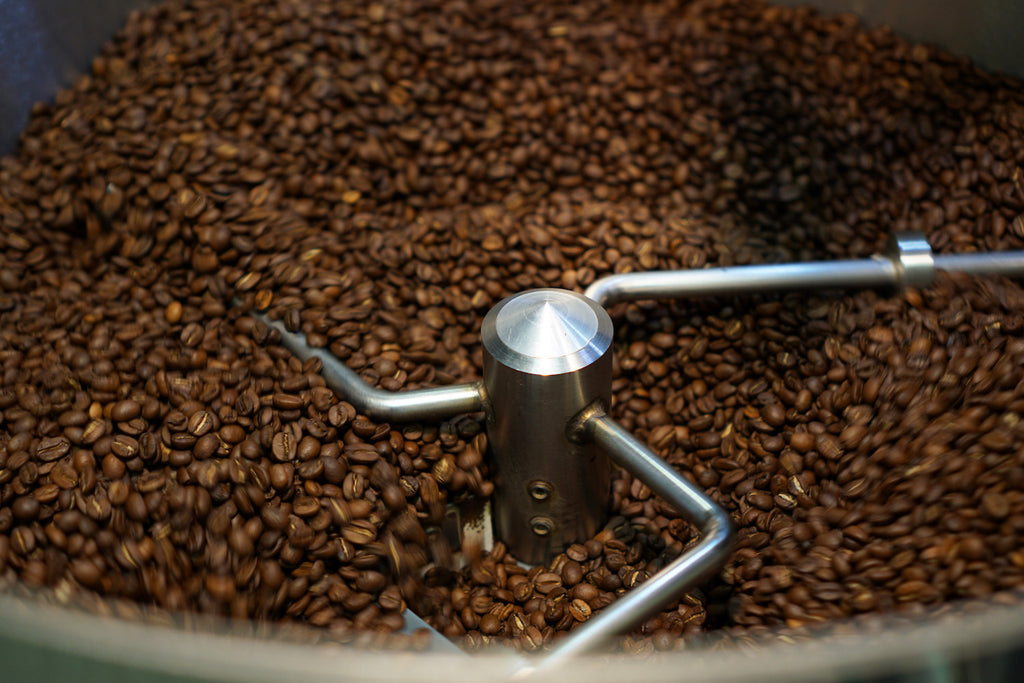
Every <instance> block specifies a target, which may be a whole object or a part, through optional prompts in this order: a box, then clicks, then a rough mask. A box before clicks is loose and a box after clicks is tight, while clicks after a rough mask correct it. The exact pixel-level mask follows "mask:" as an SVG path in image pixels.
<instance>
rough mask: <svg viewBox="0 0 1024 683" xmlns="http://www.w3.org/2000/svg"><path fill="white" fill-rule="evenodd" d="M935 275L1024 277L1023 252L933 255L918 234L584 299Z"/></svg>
mask: <svg viewBox="0 0 1024 683" xmlns="http://www.w3.org/2000/svg"><path fill="white" fill-rule="evenodd" d="M936 270H945V271H957V272H964V273H971V274H973V275H1008V276H1020V275H1024V251H1002V252H993V253H977V254H973V253H968V254H939V255H933V254H932V248H931V246H930V245H929V244H928V240H927V238H926V237H925V236H924V234H922V233H920V232H901V233H896V234H894V235H892V236H891V237H890V239H889V244H888V246H887V248H886V250H885V252H884V253H882V254H876V255H874V256H871V257H870V258H865V259H847V260H837V261H809V262H805V263H779V264H771V265H757V266H724V267H718V268H701V269H697V270H663V271H650V272H640V273H623V274H620V275H610V276H608V277H604V278H601V279H599V280H596V281H595V282H593V283H592V284H591V285H590V286H589V287H587V289H586V291H585V292H584V294H585V295H586V296H588V297H590V298H591V299H593V300H594V301H596V302H598V303H599V304H601V305H602V306H611V305H613V304H616V303H619V302H622V301H640V300H645V299H683V298H688V297H698V296H716V295H725V296H728V295H735V294H752V293H757V292H781V291H787V290H800V289H816V290H824V289H857V288H869V287H892V288H896V289H902V288H904V287H927V286H928V285H930V284H931V283H932V281H933V280H934V279H935V271H936Z"/></svg>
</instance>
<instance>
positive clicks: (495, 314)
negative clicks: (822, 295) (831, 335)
mask: <svg viewBox="0 0 1024 683" xmlns="http://www.w3.org/2000/svg"><path fill="white" fill-rule="evenodd" d="M936 270H946V271H961V272H967V273H971V274H975V275H1010V276H1018V275H1024V251H1016V252H996V253H977V254H975V253H971V254H957V255H934V254H933V253H932V250H931V247H930V246H929V244H928V242H927V239H926V238H925V237H924V235H922V234H920V233H898V234H896V235H894V236H893V237H892V239H890V242H889V246H888V247H887V249H886V251H885V253H883V254H878V255H875V256H872V257H870V258H866V259H857V260H839V261H817V262H806V263H790V264H778V265H757V266H737V267H719V268H706V269H701V270H678V271H655V272H644V273H628V274H622V275H612V276H609V277H605V278H601V279H599V280H597V281H596V282H594V283H593V284H592V285H590V287H588V288H587V290H586V291H585V293H584V295H580V294H576V293H574V292H570V291H567V290H559V289H538V290H530V291H527V292H522V293H520V294H516V295H514V296H511V297H509V298H507V299H505V300H503V301H502V302H500V303H498V304H497V305H496V306H495V307H494V308H492V309H491V311H490V312H488V314H487V316H486V317H485V318H484V322H483V325H482V328H481V336H482V340H483V346H484V379H483V381H482V382H471V383H463V384H454V385H450V386H444V387H433V388H427V389H415V390H408V391H398V392H391V391H386V390H382V389H378V388H375V387H372V386H370V385H369V384H367V383H366V382H364V381H363V380H362V379H361V378H360V377H359V375H358V374H356V373H355V372H354V371H353V370H351V369H350V368H348V367H347V366H346V365H345V364H344V363H343V362H341V361H340V360H339V359H337V358H336V357H335V356H333V355H332V354H331V353H330V352H328V351H327V350H325V349H322V348H313V347H311V346H309V345H307V344H306V342H305V337H304V336H303V335H302V334H299V333H293V332H290V331H288V330H287V329H286V328H285V326H284V325H283V324H282V323H281V322H280V321H275V320H271V319H268V318H266V317H264V316H262V315H260V314H254V315H255V316H256V317H257V318H258V319H260V320H261V321H262V322H264V323H265V324H266V325H268V326H269V327H271V328H273V329H275V330H277V331H278V332H279V333H280V335H281V343H282V345H283V346H284V347H285V348H287V349H288V350H289V351H291V352H292V353H293V354H295V355H296V356H297V357H298V358H300V359H301V360H303V361H305V360H308V359H310V358H317V359H319V360H320V362H321V363H322V366H323V369H322V371H321V373H322V375H323V377H324V380H325V381H326V383H327V385H328V386H329V387H330V388H331V389H332V390H334V391H335V392H337V393H338V394H339V395H341V396H343V397H344V398H345V400H347V401H348V402H350V403H351V404H352V405H353V406H355V407H356V409H357V410H359V411H360V412H362V413H364V414H366V415H368V416H370V417H373V418H376V419H380V420H386V421H393V422H408V421H422V420H434V419H444V418H449V417H452V416H455V415H457V414H460V413H467V412H480V411H483V412H484V414H485V416H486V424H487V431H488V436H489V439H488V440H489V443H490V447H491V456H492V459H493V462H494V465H495V469H496V472H497V477H496V480H497V486H496V489H495V493H494V496H493V499H492V505H493V508H494V523H495V526H496V530H495V531H496V536H497V537H499V538H501V539H502V540H503V541H504V542H505V544H506V546H507V547H508V548H509V549H510V550H511V551H512V552H513V553H514V554H515V555H516V556H517V557H519V558H520V559H521V560H523V561H525V562H528V563H534V564H535V563H539V562H543V561H545V560H546V559H548V558H550V557H551V556H553V555H555V554H557V553H558V552H561V551H562V549H563V548H564V547H565V546H567V545H568V544H570V543H572V542H575V541H578V540H580V539H584V538H589V537H591V536H593V535H594V534H595V533H596V532H597V531H598V530H599V529H600V527H601V525H602V524H603V522H604V520H605V516H606V506H607V501H608V495H609V483H610V478H611V471H610V463H611V462H614V463H615V464H616V465H618V466H619V467H622V468H623V469H625V470H627V471H628V472H630V473H631V474H632V475H633V476H634V477H636V478H637V479H639V480H640V481H642V482H643V483H644V484H646V485H647V486H649V487H650V488H651V490H652V491H654V492H655V493H657V494H658V495H660V496H661V497H662V498H664V499H665V500H666V501H667V502H669V503H671V504H672V505H674V506H675V507H676V508H677V509H678V511H679V512H680V514H681V516H682V517H683V518H684V519H685V520H686V521H688V522H690V523H691V524H693V525H694V526H696V527H697V529H698V530H699V531H700V537H701V540H700V541H699V542H698V543H697V544H696V545H694V546H692V547H691V548H689V549H688V550H687V551H686V552H684V553H683V554H682V555H680V556H679V557H678V558H676V559H675V560H674V561H673V562H672V563H670V564H669V565H668V566H667V567H665V568H663V569H662V570H661V571H660V572H658V573H657V574H656V575H655V576H653V577H651V578H650V579H649V580H648V581H646V582H645V583H644V584H643V585H641V586H640V587H638V588H637V589H635V590H633V591H631V592H630V593H629V594H627V595H626V596H624V597H623V598H622V599H620V600H619V601H618V602H616V603H615V604H613V605H611V606H610V607H608V608H607V609H605V610H604V611H603V612H602V613H601V614H600V615H599V616H597V617H595V618H593V619H591V620H589V621H588V622H586V623H585V624H583V625H582V626H580V627H578V628H576V629H575V630H573V631H572V633H571V634H569V635H568V636H567V637H565V638H563V639H562V640H561V641H559V643H558V644H557V645H556V646H555V647H554V648H553V649H552V650H551V651H550V652H549V654H548V655H547V657H546V658H545V659H544V661H543V662H542V663H541V664H539V665H536V666H534V665H530V666H528V667H525V668H524V669H522V671H521V673H527V672H529V671H533V670H537V669H539V668H545V669H546V668H549V667H551V666H554V665H557V664H558V663H559V662H561V661H564V660H565V659H567V658H569V657H571V656H574V655H577V654H581V653H584V652H591V651H594V650H595V649H596V648H599V647H600V646H601V645H602V644H603V643H605V642H606V641H607V640H608V639H609V638H611V637H612V636H614V635H616V634H619V633H622V632H625V631H628V630H629V629H631V628H633V627H635V626H636V625H638V624H640V623H642V622H643V620H644V619H646V618H647V617H649V616H650V615H651V614H654V613H656V612H657V611H658V610H659V609H660V608H661V607H662V606H664V605H665V604H667V603H669V602H670V601H672V600H674V599H677V598H678V597H679V596H680V595H682V594H684V593H685V592H686V591H687V590H689V589H691V588H693V587H694V586H695V585H696V584H697V583H698V582H699V581H701V580H702V579H704V578H706V577H708V576H709V575H711V574H712V573H713V572H715V571H717V570H718V569H719V568H720V567H721V566H722V564H723V563H724V562H725V560H726V559H727V557H728V555H729V553H730V552H731V549H732V541H733V532H732V525H731V522H730V520H729V517H728V515H727V514H726V512H725V511H724V510H723V509H722V508H721V507H719V506H718V505H716V504H715V503H714V502H713V501H711V500H710V499H709V498H708V497H707V496H705V495H704V493H703V492H701V491H700V490H699V489H698V488H697V487H696V486H694V485H693V484H692V483H690V482H689V481H688V480H686V479H685V478H684V477H682V476H681V475H679V474H678V473H677V472H675V471H674V470H673V469H672V468H671V467H669V466H668V465H666V464H665V463H664V462H663V461H662V460H661V459H660V458H658V457H657V456H656V455H655V454H654V453H653V452H651V451H650V450H649V449H648V448H647V447H646V446H644V445H643V444H642V443H640V442H639V441H637V440H636V439H635V438H634V437H633V436H632V435H630V434H629V433H628V432H627V431H626V430H625V429H623V428H622V427H621V426H620V425H618V424H617V423H616V422H615V421H614V420H612V418H611V417H609V416H608V414H607V413H606V412H605V411H606V409H607V407H608V405H609V403H610V400H611V370H612V363H611V360H612V359H611V349H612V322H611V318H610V317H609V315H608V313H607V311H606V310H605V308H604V307H606V306H611V305H613V304H615V303H619V302H623V301H636V300H643V299H664V298H688V297H697V296H711V295H735V294H747V293H755V292H765V291H784V290H800V289H839V288H869V287H887V288H895V289H902V288H905V287H925V286H928V285H930V284H931V283H932V281H933V280H934V277H935V271H936Z"/></svg>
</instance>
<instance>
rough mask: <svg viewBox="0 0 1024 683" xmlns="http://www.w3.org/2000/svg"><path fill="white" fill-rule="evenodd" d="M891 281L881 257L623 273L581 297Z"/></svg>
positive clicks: (674, 295) (609, 299)
mask: <svg viewBox="0 0 1024 683" xmlns="http://www.w3.org/2000/svg"><path fill="white" fill-rule="evenodd" d="M895 283H896V267H895V265H894V264H893V262H892V261H891V260H889V259H887V258H877V257H876V258H870V259H861V260H855V261H854V260H843V261H809V262H807V263H787V264H778V265H767V266H726V267H719V268H704V269H701V270H666V271H652V272H648V273H625V274H622V275H611V276H609V277H605V278H601V279H600V280H597V281H595V282H594V283H593V284H592V285H590V286H589V287H588V288H587V290H586V292H585V294H586V295H587V296H588V297H590V298H592V299H593V300H594V301H596V302H598V303H599V304H601V305H603V306H612V305H613V304H617V303H620V302H622V301H640V300H644V299H681V298H687V297H697V296H723V295H724V296H728V295H733V294H751V293H754V292H772V291H783V290H794V289H842V288H848V287H883V286H888V285H893V284H895Z"/></svg>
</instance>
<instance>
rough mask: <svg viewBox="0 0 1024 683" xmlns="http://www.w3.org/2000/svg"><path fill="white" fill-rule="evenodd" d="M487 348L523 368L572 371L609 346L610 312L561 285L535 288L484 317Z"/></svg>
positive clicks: (538, 371) (541, 372)
mask: <svg viewBox="0 0 1024 683" xmlns="http://www.w3.org/2000/svg"><path fill="white" fill-rule="evenodd" d="M482 336H483V341H484V345H485V346H486V347H487V350H488V351H489V352H490V353H491V355H493V356H494V357H495V359H497V360H499V361H500V362H502V363H504V364H505V365H508V366H510V367H513V368H515V369H517V370H520V371H522V372H528V373H531V374H536V375H552V374H561V373H565V372H573V371H574V370H578V369H580V368H583V367H586V366H587V365H589V364H590V363H592V362H593V361H594V360H596V359H598V358H600V357H601V355H602V354H604V352H605V351H607V350H608V347H609V346H610V345H611V339H612V323H611V318H609V317H608V313H607V312H605V310H604V309H603V308H601V307H600V306H598V305H597V304H596V303H594V302H593V301H591V300H590V299H588V298H587V297H585V296H581V295H580V294H576V293H575V292H570V291H568V290H564V289H534V290H530V291H527V292H523V293H521V294H516V295H515V296H511V297H509V298H507V299H505V300H504V301H502V302H501V303H499V304H498V305H497V306H495V307H494V308H492V309H491V311H490V312H489V313H488V314H487V317H486V318H484V323H483V329H482Z"/></svg>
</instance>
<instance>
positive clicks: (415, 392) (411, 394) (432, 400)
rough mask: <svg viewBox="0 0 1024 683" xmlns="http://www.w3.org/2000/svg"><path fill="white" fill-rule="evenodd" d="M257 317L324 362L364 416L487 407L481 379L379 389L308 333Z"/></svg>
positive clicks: (416, 415)
mask: <svg viewBox="0 0 1024 683" xmlns="http://www.w3.org/2000/svg"><path fill="white" fill-rule="evenodd" d="M253 316H254V317H255V318H256V319H258V320H259V321H261V322H262V323H264V324H265V325H266V326H267V327H270V328H272V329H274V330H277V331H278V333H280V335H281V345H282V346H284V347H285V348H286V349H288V350H289V351H291V352H292V353H293V354H295V356H296V357H297V358H299V359H300V360H302V361H307V360H309V359H310V358H317V359H319V360H320V362H321V363H322V364H323V369H322V370H321V371H320V374H321V376H323V378H324V381H325V382H326V383H327V386H328V387H330V388H331V389H332V390H333V391H334V392H335V393H337V394H339V395H340V396H343V397H344V398H345V400H346V401H348V402H349V403H351V404H352V405H353V406H355V408H356V410H358V411H359V412H361V413H363V414H364V415H367V416H369V417H372V418H375V419H378V420H384V421H387V422H414V421H417V420H440V419H444V418H448V417H454V416H455V415H460V414H462V413H475V412H478V411H480V410H483V409H484V397H483V386H482V385H481V383H480V382H464V383H462V384H451V385H449V386H443V387H430V388H428V389H409V390H407V391H387V390H386V389H378V388H377V387H374V386H371V385H370V384H368V383H367V382H365V381H364V380H363V378H362V377H360V376H359V375H358V374H356V373H355V371H354V370H352V369H351V368H349V367H348V366H347V365H345V364H344V363H343V362H342V361H340V360H338V358H337V357H336V356H334V354H332V353H331V352H330V351H328V350H327V349H322V348H314V347H312V346H310V345H309V344H307V343H306V336H305V335H304V334H302V333H299V332H290V331H289V330H288V328H286V327H285V326H284V323H282V322H281V321H279V320H273V319H271V318H268V317H266V316H264V315H261V314H259V313H254V314H253Z"/></svg>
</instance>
